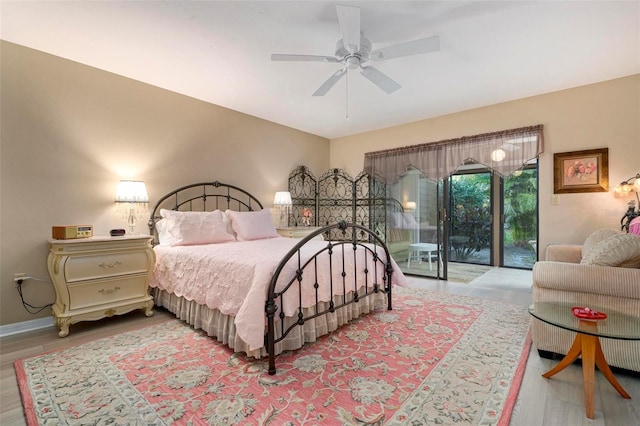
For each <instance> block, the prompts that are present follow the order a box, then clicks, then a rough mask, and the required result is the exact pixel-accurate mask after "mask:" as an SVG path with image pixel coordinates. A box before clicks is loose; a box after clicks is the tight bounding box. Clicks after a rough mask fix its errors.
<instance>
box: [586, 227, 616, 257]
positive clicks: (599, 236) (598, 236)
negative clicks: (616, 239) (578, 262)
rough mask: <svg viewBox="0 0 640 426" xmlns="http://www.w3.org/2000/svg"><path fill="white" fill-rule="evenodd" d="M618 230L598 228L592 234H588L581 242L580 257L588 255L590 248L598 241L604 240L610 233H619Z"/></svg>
mask: <svg viewBox="0 0 640 426" xmlns="http://www.w3.org/2000/svg"><path fill="white" fill-rule="evenodd" d="M619 233H620V232H618V231H616V230H615V229H606V228H605V229H598V230H597V231H595V232H594V233H593V234H591V235H589V236H588V237H587V239H586V240H584V243H583V244H582V258H583V259H584V258H585V257H587V256H588V255H589V252H590V251H591V249H592V248H593V247H594V246H595V245H596V244H598V243H599V242H600V241H604V240H606V239H607V238H609V237H611V236H612V235H616V234H619Z"/></svg>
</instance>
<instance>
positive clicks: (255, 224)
mask: <svg viewBox="0 0 640 426" xmlns="http://www.w3.org/2000/svg"><path fill="white" fill-rule="evenodd" d="M225 213H226V215H227V216H228V217H229V219H231V227H232V228H233V232H235V233H236V236H237V238H238V241H251V240H262V239H264V238H274V237H279V236H280V235H279V234H278V231H276V227H275V226H274V225H273V220H272V218H271V211H270V210H267V209H263V210H259V211H255V212H234V211H232V210H227V211H226V212H225Z"/></svg>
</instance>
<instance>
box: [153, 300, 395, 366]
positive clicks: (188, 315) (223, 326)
mask: <svg viewBox="0 0 640 426" xmlns="http://www.w3.org/2000/svg"><path fill="white" fill-rule="evenodd" d="M151 290H152V294H153V297H154V300H155V304H156V305H157V306H162V307H164V308H165V309H167V310H168V311H170V312H172V313H173V314H175V316H176V317H177V318H179V319H181V320H183V321H185V322H187V323H188V324H190V325H192V326H193V328H195V329H202V330H204V331H205V332H206V333H207V334H208V335H209V336H211V337H215V338H216V339H217V340H218V341H219V342H222V343H224V344H225V345H227V346H229V347H230V348H231V349H233V350H234V352H244V353H246V354H247V356H250V357H254V358H262V357H266V356H267V355H268V354H267V348H266V347H264V346H263V347H261V348H259V349H255V350H250V349H249V345H248V344H247V343H245V342H244V341H243V340H242V339H241V338H240V337H238V336H237V335H236V328H235V324H234V322H233V320H234V317H233V316H231V315H225V314H222V313H221V312H220V311H219V310H217V309H211V308H209V307H208V306H206V305H200V304H198V303H196V302H194V301H192V300H187V299H185V298H182V297H179V296H176V295H174V294H171V293H167V292H166V291H164V290H160V289H158V288H152V289H151ZM348 297H352V294H349V295H348ZM334 303H335V304H341V303H342V296H336V297H335V298H334ZM320 305H321V306H320V309H321V310H322V309H326V307H327V305H328V303H326V302H323V303H321V304H320ZM386 306H387V295H386V294H385V293H383V292H378V293H371V294H370V295H368V296H367V297H362V298H361V299H360V301H359V302H357V303H351V304H349V305H347V306H345V307H342V308H340V309H336V311H335V312H333V313H331V312H329V313H327V314H326V315H322V316H320V317H318V318H314V319H313V320H310V321H306V322H305V323H304V325H303V326H302V327H296V328H294V329H293V330H291V332H289V334H288V335H287V337H286V338H285V339H284V340H282V341H281V342H279V343H276V345H275V352H276V355H277V354H279V353H281V352H283V351H290V350H295V349H299V348H301V347H302V346H303V345H304V344H305V343H310V342H315V341H316V340H317V339H318V338H320V337H321V336H324V335H325V334H328V333H330V332H332V331H334V330H336V329H337V328H338V327H340V326H342V325H344V324H347V323H348V322H350V321H352V320H353V319H355V318H358V317H360V316H361V315H365V314H367V313H369V312H371V311H373V310H375V309H386ZM313 312H314V308H307V309H306V312H305V315H312V314H313ZM296 321H297V318H291V317H286V318H285V319H284V322H285V329H286V327H289V326H290V325H291V324H293V323H295V322H296ZM265 330H266V320H265ZM281 330H282V328H281V324H280V319H279V317H277V314H276V334H277V335H278V336H277V337H280V336H281V335H282V332H281Z"/></svg>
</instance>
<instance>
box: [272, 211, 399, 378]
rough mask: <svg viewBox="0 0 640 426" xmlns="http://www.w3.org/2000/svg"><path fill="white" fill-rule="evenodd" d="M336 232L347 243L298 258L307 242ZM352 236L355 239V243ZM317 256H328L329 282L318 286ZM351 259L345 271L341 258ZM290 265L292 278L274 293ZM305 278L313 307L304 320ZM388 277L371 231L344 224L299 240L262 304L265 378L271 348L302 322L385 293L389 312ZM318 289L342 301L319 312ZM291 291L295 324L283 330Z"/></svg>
mask: <svg viewBox="0 0 640 426" xmlns="http://www.w3.org/2000/svg"><path fill="white" fill-rule="evenodd" d="M336 229H337V230H338V231H337V232H342V234H343V235H348V236H351V237H350V239H346V240H340V241H327V244H326V246H324V247H323V248H322V249H321V250H319V251H318V252H317V253H315V254H314V255H312V256H311V257H310V258H304V257H303V256H302V253H301V250H302V247H304V246H305V244H306V243H307V242H308V241H310V240H312V239H314V238H316V237H317V236H318V235H320V234H324V235H335V232H336V231H334V232H333V233H332V232H331V231H332V230H336ZM356 235H359V237H358V238H357V239H356ZM363 235H365V236H368V238H363V237H362V236H363ZM366 240H368V242H365V241H366ZM338 246H342V250H338V251H335V248H336V247H338ZM349 246H350V247H351V248H352V250H351V253H350V252H349V250H348V247H349ZM358 250H364V254H363V255H364V260H363V261H361V262H358V256H357V251H358ZM321 255H328V256H329V268H330V271H329V272H330V273H329V275H328V277H329V278H328V280H329V282H318V261H317V260H318V256H321ZM351 255H352V256H353V271H346V270H345V268H346V264H345V257H346V256H351ZM292 259H293V260H292ZM290 262H296V272H295V275H294V276H293V277H284V279H285V280H286V281H285V282H284V284H285V285H284V288H283V289H282V290H279V291H276V286H277V284H278V283H279V282H280V275H281V273H282V272H283V269H284V268H285V266H286V265H287V264H290ZM370 262H372V263H370ZM359 263H364V264H359ZM334 268H337V269H334ZM370 268H373V270H370ZM378 268H380V269H378ZM334 271H337V272H339V275H340V276H341V278H340V279H339V280H338V281H339V282H334V281H335V280H334V274H333V272H334ZM349 272H353V274H349ZM379 272H380V273H379ZM305 274H312V275H311V276H312V277H314V280H313V283H314V284H313V287H314V288H313V289H305V290H306V291H314V292H315V305H314V306H315V307H314V308H311V309H310V311H311V313H310V314H308V315H307V316H305V314H304V307H303V306H302V305H303V303H302V291H303V282H302V277H303V276H304V275H305ZM392 274H393V266H392V264H391V257H390V256H389V250H388V249H387V247H386V245H385V244H384V242H383V241H382V239H380V238H379V237H378V236H377V235H376V234H375V232H374V231H372V230H370V229H368V228H366V227H364V226H361V225H356V224H352V223H346V222H339V223H336V224H334V225H329V226H326V227H324V228H321V229H318V230H316V231H314V232H312V233H311V234H309V235H308V236H307V237H305V238H304V239H302V240H301V241H300V242H299V243H298V244H296V245H295V247H293V248H292V249H291V250H290V251H289V252H288V253H287V255H286V256H285V257H284V258H283V259H282V260H281V261H280V264H279V265H278V267H277V269H276V271H275V273H274V275H273V277H272V278H271V282H270V284H269V292H268V294H267V301H266V304H265V313H266V316H267V333H266V335H265V347H266V348H267V352H268V355H269V374H270V375H273V374H276V366H275V344H276V343H278V342H280V341H281V340H283V339H284V338H285V337H286V336H287V335H288V334H289V332H290V331H291V330H293V329H294V328H295V327H297V326H302V325H304V323H305V322H306V321H310V320H313V319H315V318H317V317H320V316H322V315H326V314H328V313H333V312H335V311H336V310H338V309H340V308H343V307H345V306H347V305H350V304H352V303H358V302H359V301H360V300H361V299H362V298H366V297H369V296H371V295H373V294H376V293H379V292H384V293H386V295H387V309H388V310H391V309H392V304H391V277H392ZM362 275H364V278H365V284H364V286H363V287H362V288H360V289H358V283H357V277H358V276H362ZM379 275H381V276H382V283H380V282H378V280H379ZM348 276H350V279H349V280H348V279H347V277H348ZM370 279H371V280H372V282H369V280H370ZM347 281H349V282H347ZM351 281H352V282H351ZM281 284H282V283H281ZM307 284H308V283H307ZM321 286H329V289H330V294H331V295H333V294H334V289H336V288H339V289H341V290H342V294H341V296H340V297H341V298H342V300H341V301H339V303H335V301H334V298H333V297H332V298H331V299H330V300H329V301H328V307H327V308H326V309H322V310H321V309H320V308H319V306H320V305H319V302H320V300H319V295H318V291H319V289H320V288H321ZM291 288H297V289H298V295H299V296H298V299H299V305H298V310H297V312H298V314H297V322H295V323H294V324H292V325H290V326H289V327H286V325H285V321H283V319H284V312H283V295H284V294H285V293H286V292H287V291H288V290H289V289H291ZM278 311H280V313H279V314H278V315H279V318H280V321H279V327H280V329H279V330H278V331H279V333H278V334H279V337H277V338H276V313H277V312H278Z"/></svg>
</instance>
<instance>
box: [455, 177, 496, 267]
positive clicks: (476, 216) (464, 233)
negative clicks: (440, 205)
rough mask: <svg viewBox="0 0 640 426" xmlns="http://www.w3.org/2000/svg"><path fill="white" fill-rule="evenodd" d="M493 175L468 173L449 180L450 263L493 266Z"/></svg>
mask: <svg viewBox="0 0 640 426" xmlns="http://www.w3.org/2000/svg"><path fill="white" fill-rule="evenodd" d="M491 180H492V173H491V172H489V171H486V170H484V171H468V172H465V173H458V174H454V175H453V176H451V177H450V178H449V200H448V206H449V209H448V211H449V240H448V241H449V250H448V254H449V261H450V262H461V263H475V264H481V265H491V264H492V263H493V250H492V246H493V245H492V242H493V238H492V235H493V232H492V223H493V220H492V217H493V215H492V211H493V210H492V184H491Z"/></svg>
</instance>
